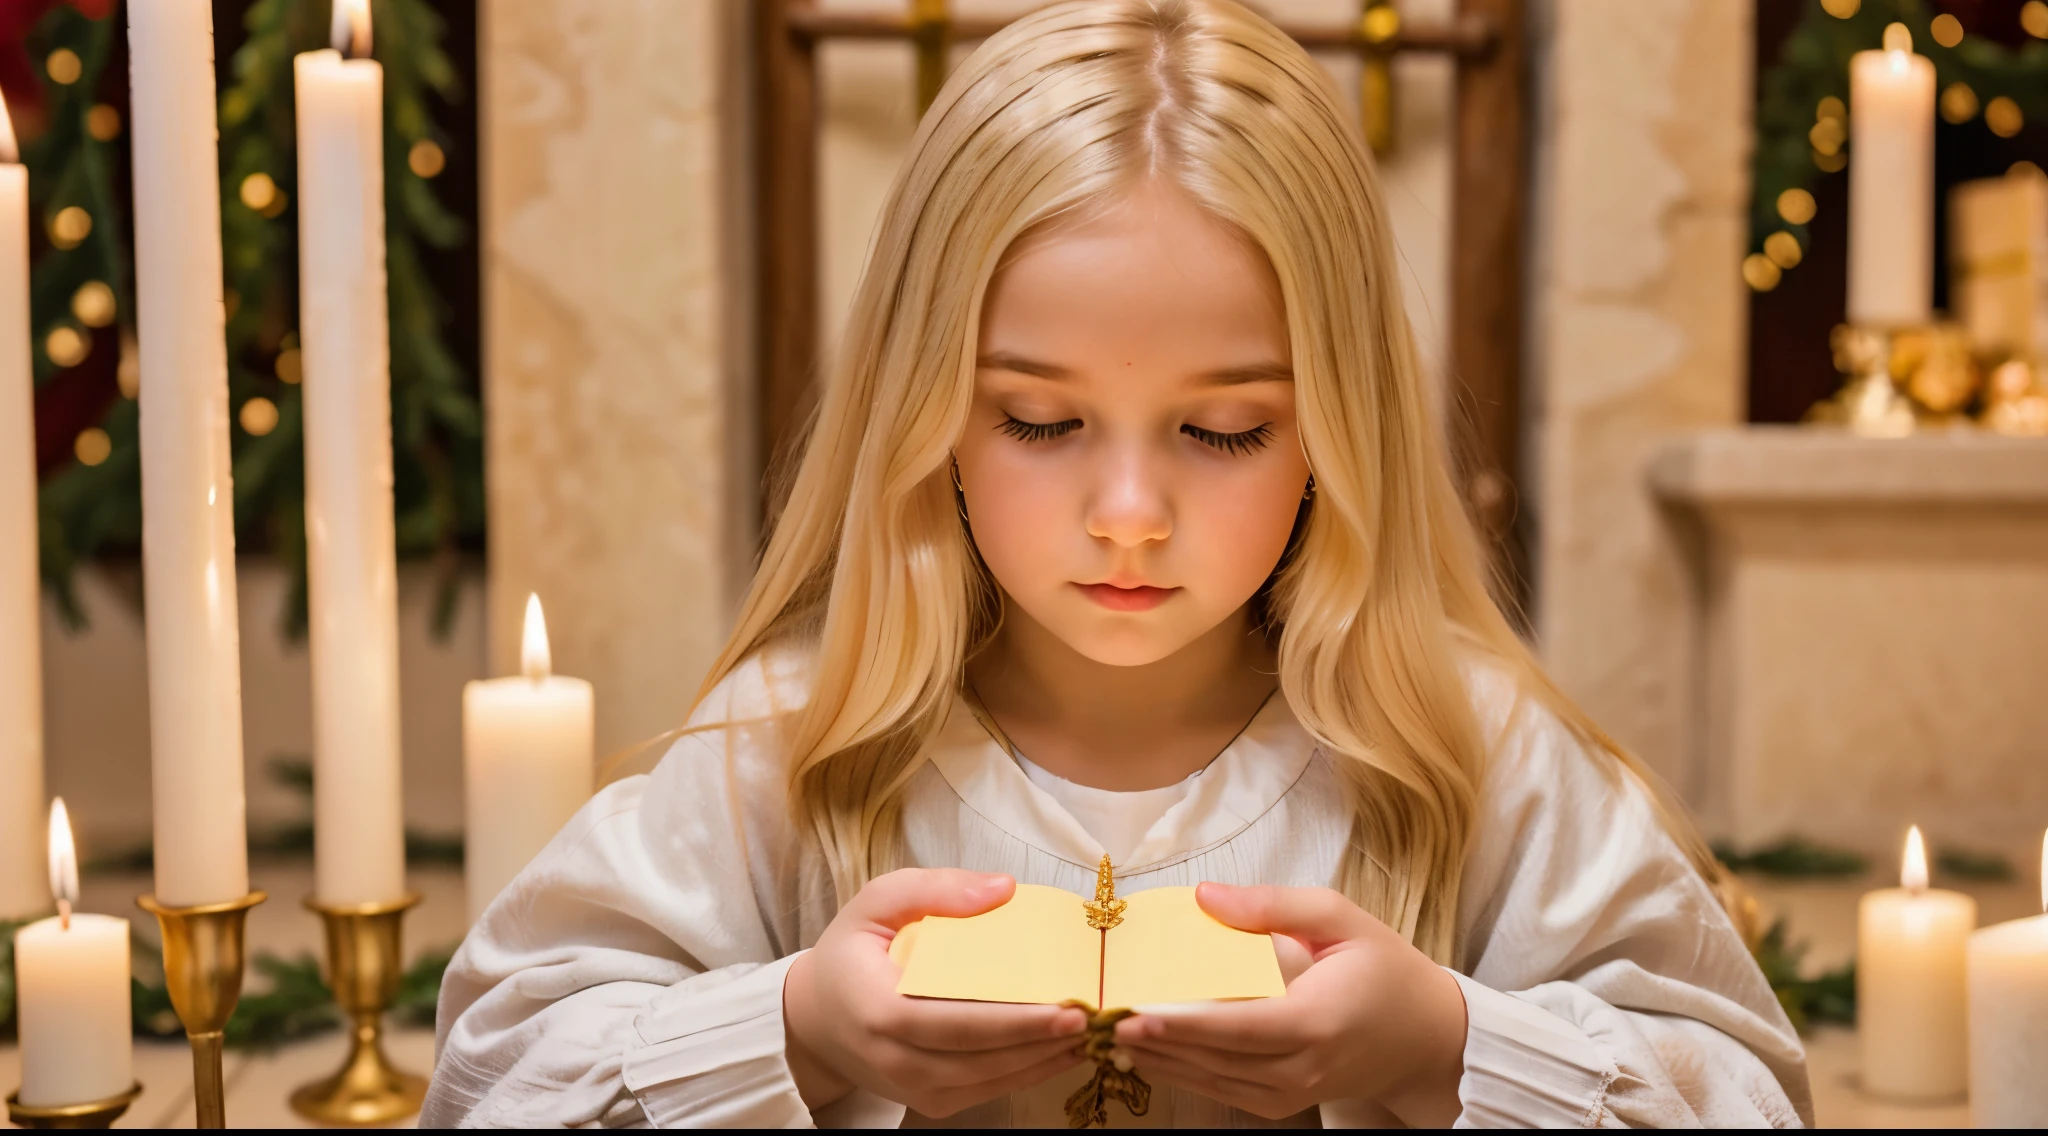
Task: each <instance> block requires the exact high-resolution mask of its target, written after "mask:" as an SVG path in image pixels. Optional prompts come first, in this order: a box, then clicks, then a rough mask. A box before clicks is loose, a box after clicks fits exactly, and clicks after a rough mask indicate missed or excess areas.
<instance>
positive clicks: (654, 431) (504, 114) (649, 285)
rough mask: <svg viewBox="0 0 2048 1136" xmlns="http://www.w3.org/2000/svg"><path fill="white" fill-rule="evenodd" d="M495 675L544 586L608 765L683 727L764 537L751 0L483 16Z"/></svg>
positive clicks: (622, 0)
mask: <svg viewBox="0 0 2048 1136" xmlns="http://www.w3.org/2000/svg"><path fill="white" fill-rule="evenodd" d="M478 17H479V22H480V25H481V27H480V33H479V43H478V57H479V69H480V71H481V74H482V79H481V83H480V105H479V115H480V127H481V133H482V149H483V155H482V157H483V177H482V190H481V194H482V212H483V233H482V255H483V290H484V413H485V424H486V435H487V449H486V461H487V470H488V479H489V480H488V487H489V522H490V589H489V593H490V599H489V610H490V625H491V649H490V650H491V660H492V670H493V671H494V672H495V673H500V674H508V673H512V672H514V671H516V670H517V668H518V658H517V655H518V650H519V627H520V624H519V620H520V614H521V612H522V610H523V608H524V605H525V602H526V596H527V593H528V592H538V593H539V594H540V595H541V598H542V600H543V601H544V603H545V604H546V607H547V616H548V631H549V634H550V636H551V637H552V640H553V648H554V662H555V669H556V671H557V672H558V673H561V674H570V675H577V676H580V677H583V678H587V679H589V680H590V681H591V682H593V683H595V684H596V687H597V741H598V754H599V760H600V762H602V761H603V759H604V757H605V756H606V755H607V754H610V753H613V752H615V751H617V750H619V749H621V748H622V747H625V746H628V745H630V744H632V743H633V742H635V741H638V740H640V739H643V738H646V737H649V736H651V735H653V734H656V733H659V732H661V731H663V730H666V729H668V728H670V727H673V726H675V725H678V724H679V723H680V722H681V721H682V719H683V716H684V714H685V713H686V712H687V710H688V708H689V703H690V698H691V695H692V694H693V693H694V692H695V690H696V688H697V684H698V682H699V680H700V679H701V678H702V676H703V674H704V671H705V669H706V668H707V667H708V666H709V664H710V662H711V660H712V658H713V656H714V655H715V654H716V653H717V651H718V649H719V648H720V647H721V646H722V645H723V642H724V637H725V634H726V631H727V629H728V626H729V621H730V618H731V608H732V606H733V604H734V603H735V602H736V599H737V596H738V595H739V593H740V591H741V590H742V589H743V588H744V586H745V583H746V573H747V570H748V566H749V564H750V563H751V556H752V550H753V547H754V540H755V532H756V526H757V520H756V518H757V515H758V505H757V504H756V484H757V478H756V476H755V474H754V472H753V470H754V467H755V465H756V458H755V455H754V454H753V453H752V450H751V447H750V440H751V439H752V438H753V436H754V431H753V428H752V426H751V414H752V396H751V394H750V393H749V383H750V381H751V380H750V379H749V378H748V377H747V376H748V374H749V370H748V363H749V360H748V358H747V344H748V336H747V334H746V330H745V328H746V322H745V321H746V320H747V319H748V312H747V311H746V310H745V305H746V303H747V300H746V297H747V296H748V294H749V289H748V287H747V286H746V283H745V280H744V278H743V275H742V274H743V273H744V271H745V269H744V263H745V257H744V248H745V246H744V241H745V240H746V229H747V217H746V214H745V211H744V210H745V204H744V203H745V200H746V198H745V195H744V193H743V192H742V190H743V188H744V186H743V181H742V179H743V178H744V176H745V169H746V163H745V161H744V149H743V147H744V145H745V142H744V138H745V129H744V122H743V121H742V114H743V110H744V100H743V99H742V98H741V92H743V91H744V90H745V81H746V76H745V74H744V72H743V68H744V66H745V62H744V61H745V60H746V59H747V57H748V53H747V51H746V38H745V37H746V27H745V22H746V21H745V5H744V3H743V2H742V0H483V2H482V3H481V4H480V5H479V12H478Z"/></svg>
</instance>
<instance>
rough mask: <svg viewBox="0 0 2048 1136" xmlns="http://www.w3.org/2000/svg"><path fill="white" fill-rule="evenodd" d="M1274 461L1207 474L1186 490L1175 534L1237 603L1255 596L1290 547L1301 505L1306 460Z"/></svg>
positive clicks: (1218, 589)
mask: <svg viewBox="0 0 2048 1136" xmlns="http://www.w3.org/2000/svg"><path fill="white" fill-rule="evenodd" d="M1296 464H1301V463H1298V462H1273V463H1270V465H1266V466H1264V468H1260V469H1258V470H1256V471H1244V472H1241V473H1237V474H1235V475H1232V476H1219V477H1212V478H1202V479H1199V480H1197V481H1194V482H1193V483H1191V484H1190V485H1189V487H1188V491H1187V492H1184V493H1183V494H1181V499H1180V507H1179V509H1178V511H1177V515H1176V517H1175V521H1174V538H1175V541H1176V542H1177V543H1179V544H1180V545H1181V548H1182V552H1181V555H1182V556H1184V557H1187V558H1188V559H1189V560H1190V561H1199V563H1200V571H1201V573H1202V575H1203V576H1204V577H1205V578H1207V579H1208V581H1209V588H1210V590H1211V591H1212V592H1213V593H1215V594H1216V596H1217V598H1219V599H1225V600H1228V601H1229V602H1230V603H1231V604H1232V606H1235V605H1236V604H1238V603H1242V602H1244V601H1245V600H1248V599H1250V598H1251V597H1252V594H1253V593H1254V592H1256V591H1258V589H1259V585H1261V584H1263V583H1265V581H1266V577H1267V576H1269V575H1271V574H1272V572H1273V568H1274V566H1275V565H1276V564H1278V563H1279V560H1280V555H1281V554H1282V553H1284V552H1285V551H1287V538H1288V536H1290V535H1291V534H1292V533H1293V531H1294V520H1295V517H1296V515H1297V514H1298V513H1299V511H1300V508H1301V489H1302V483H1303V482H1306V481H1307V480H1308V469H1307V466H1306V465H1305V464H1302V468H1301V471H1300V473H1299V474H1297V473H1296V472H1295V471H1294V469H1293V466H1294V465H1296Z"/></svg>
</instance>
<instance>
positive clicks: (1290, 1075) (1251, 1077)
mask: <svg viewBox="0 0 2048 1136" xmlns="http://www.w3.org/2000/svg"><path fill="white" fill-rule="evenodd" d="M1123 1049H1124V1052H1126V1053H1129V1054H1130V1055H1131V1059H1132V1060H1133V1061H1137V1062H1139V1063H1141V1064H1142V1063H1143V1062H1145V1061H1146V1060H1148V1059H1152V1058H1164V1059H1166V1060H1170V1061H1172V1062H1174V1063H1175V1065H1177V1066H1182V1067H1186V1068H1189V1069H1199V1070H1201V1071H1202V1074H1203V1075H1204V1076H1210V1077H1229V1078H1232V1079H1233V1080H1239V1081H1246V1082H1249V1083H1252V1084H1257V1085H1266V1086H1268V1087H1277V1086H1285V1085H1291V1084H1295V1083H1297V1082H1299V1081H1301V1080H1302V1079H1303V1078H1304V1075H1305V1071H1306V1070H1307V1069H1308V1068H1310V1067H1311V1065H1312V1064H1313V1062H1314V1055H1313V1054H1311V1053H1308V1052H1307V1051H1297V1052H1294V1053H1287V1054H1279V1055H1271V1054H1252V1053H1242V1052H1232V1051H1228V1050H1222V1049H1211V1048H1209V1047H1208V1046H1206V1045H1178V1044H1175V1043H1173V1042H1165V1041H1148V1042H1144V1043H1142V1044H1129V1043H1126V1044H1125V1045H1124V1046H1123Z"/></svg>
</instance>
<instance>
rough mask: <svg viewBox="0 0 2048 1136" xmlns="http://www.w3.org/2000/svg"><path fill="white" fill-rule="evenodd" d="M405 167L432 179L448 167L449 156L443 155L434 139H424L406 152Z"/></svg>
mask: <svg viewBox="0 0 2048 1136" xmlns="http://www.w3.org/2000/svg"><path fill="white" fill-rule="evenodd" d="M405 165H406V168H407V169H410V170H411V171H412V172H413V173H415V174H418V175H419V176H421V177H423V178H430V177H434V176H436V175H438V174H439V173H440V172H441V171H442V170H444V169H446V168H447V167H448V155H447V154H445V153H442V151H441V147H440V145H439V144H438V143H436V142H435V141H434V140H433V139H431V138H422V139H420V140H419V141H417V142H415V143H413V144H412V149H410V150H408V151H406V154H405Z"/></svg>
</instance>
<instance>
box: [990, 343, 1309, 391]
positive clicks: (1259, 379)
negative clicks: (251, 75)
mask: <svg viewBox="0 0 2048 1136" xmlns="http://www.w3.org/2000/svg"><path fill="white" fill-rule="evenodd" d="M974 362H975V366H977V367H986V368H989V369H991V370H997V371H1014V372H1016V373H1017V374H1020V375H1032V376H1035V377H1037V378H1041V379H1052V380H1055V381H1057V380H1060V379H1070V378H1073V377H1074V372H1073V370H1072V369H1070V368H1067V367H1062V366H1060V365H1059V364H1058V363H1047V362H1044V361H1042V360H1038V359H1027V358H1025V357H1024V356H1022V355H1013V354H1011V353H1009V352H1007V351H996V352H992V353H990V354H987V355H983V356H981V357H980V358H979V359H976V360H975V361H974ZM1199 377H1200V378H1201V380H1202V381H1203V382H1205V383H1207V384H1209V385H1212V386H1223V387H1228V386H1239V385H1242V384H1244V383H1291V382H1293V381H1294V368H1292V367H1289V366H1288V365H1287V364H1285V363H1247V364H1245V365H1243V366H1238V367H1219V368H1217V369H1216V370H1213V371H1205V372H1203V373H1202V374H1201V375H1200V376H1199Z"/></svg>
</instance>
